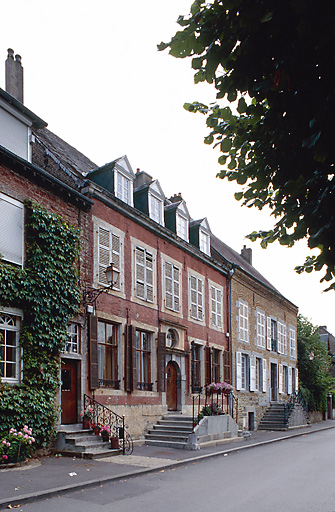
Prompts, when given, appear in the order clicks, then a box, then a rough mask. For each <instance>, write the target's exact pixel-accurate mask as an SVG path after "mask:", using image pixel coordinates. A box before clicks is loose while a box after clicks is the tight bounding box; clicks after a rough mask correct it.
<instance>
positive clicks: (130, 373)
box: [125, 325, 136, 392]
mask: <svg viewBox="0 0 335 512" xmlns="http://www.w3.org/2000/svg"><path fill="white" fill-rule="evenodd" d="M135 335H136V332H135V327H133V326H132V325H126V344H125V345H126V351H125V390H126V391H128V392H131V391H133V389H134V367H135V375H136V357H135V356H134V351H135V350H136V349H135V337H136V336H135Z"/></svg>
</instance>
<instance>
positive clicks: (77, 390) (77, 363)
mask: <svg viewBox="0 0 335 512" xmlns="http://www.w3.org/2000/svg"><path fill="white" fill-rule="evenodd" d="M63 365H69V366H70V367H72V369H73V370H74V371H75V375H74V384H75V406H74V408H75V414H74V415H73V419H74V421H70V422H66V423H64V424H66V425H71V424H74V423H77V422H78V404H79V396H80V379H79V376H80V361H78V360H77V359H71V358H66V359H65V358H62V359H61V368H60V374H61V385H60V406H61V411H60V421H61V424H63V421H62V420H63V419H64V418H63V410H62V397H63V396H64V395H63V393H64V392H63V391H62V370H63V369H66V368H63ZM71 384H73V382H71Z"/></svg>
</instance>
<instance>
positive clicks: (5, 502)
mask: <svg viewBox="0 0 335 512" xmlns="http://www.w3.org/2000/svg"><path fill="white" fill-rule="evenodd" d="M333 428H335V425H329V426H327V427H323V428H319V429H315V430H310V431H308V430H306V431H304V432H298V433H294V434H288V435H286V436H282V437H277V438H274V439H268V440H265V441H259V442H257V443H253V444H247V445H245V446H238V447H236V448H228V449H226V450H221V451H219V452H215V453H206V454H203V455H197V456H196V457H190V458H188V459H184V460H178V461H174V462H171V464H162V465H161V466H156V467H155V468H145V469H138V470H136V469H135V470H132V471H131V472H125V473H120V474H118V475H114V476H111V477H108V476H107V477H104V478H97V479H94V480H88V481H87V482H78V483H74V484H71V485H64V486H62V487H55V488H53V489H47V490H45V491H38V492H36V493H29V494H22V495H20V496H14V497H12V498H5V499H2V500H0V509H4V508H8V506H9V505H11V506H12V507H14V505H16V506H18V505H25V504H27V503H32V502H34V501H36V500H43V499H47V498H52V497H55V496H58V495H60V494H66V493H67V492H71V491H77V490H80V489H83V488H86V487H87V488H89V487H95V486H98V485H102V484H105V483H107V482H113V481H115V480H125V479H129V478H132V477H133V476H139V475H147V474H151V473H156V472H159V471H162V470H165V469H170V468H175V467H181V466H185V465H186V464H190V463H194V462H200V461H202V460H206V459H210V458H213V457H219V456H222V455H228V454H231V453H235V452H239V451H242V450H248V449H250V448H257V447H258V446H263V445H268V444H272V443H277V442H279V441H285V440H287V439H294V438H295V437H301V436H304V435H309V434H314V433H316V432H323V431H325V430H330V429H333Z"/></svg>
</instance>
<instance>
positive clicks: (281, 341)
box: [278, 320, 287, 354]
mask: <svg viewBox="0 0 335 512" xmlns="http://www.w3.org/2000/svg"><path fill="white" fill-rule="evenodd" d="M286 352H287V345H286V325H285V324H284V322H281V321H280V320H279V321H278V353H279V354H285V353H286Z"/></svg>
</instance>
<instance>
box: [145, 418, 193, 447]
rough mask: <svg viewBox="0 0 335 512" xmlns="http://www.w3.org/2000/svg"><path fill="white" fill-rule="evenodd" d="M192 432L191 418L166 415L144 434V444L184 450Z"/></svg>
mask: <svg viewBox="0 0 335 512" xmlns="http://www.w3.org/2000/svg"><path fill="white" fill-rule="evenodd" d="M192 432H193V418H192V416H182V415H177V414H176V415H173V414H167V415H165V416H163V418H162V419H161V420H158V421H157V423H156V425H154V426H153V428H151V429H150V430H149V431H148V433H147V434H145V444H146V445H150V446H162V447H169V448H178V449H185V448H186V447H187V444H188V436H189V435H190V434H191V433H192Z"/></svg>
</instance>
